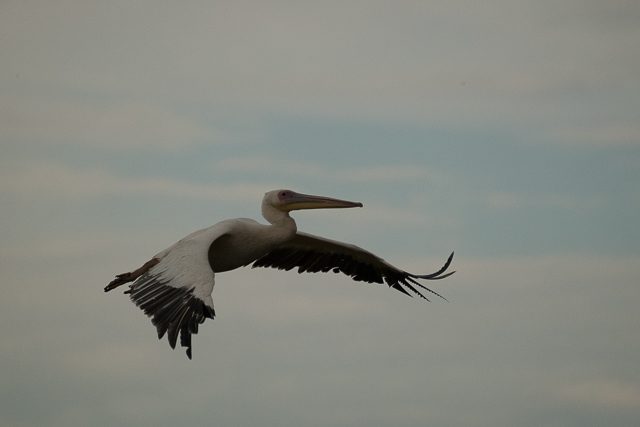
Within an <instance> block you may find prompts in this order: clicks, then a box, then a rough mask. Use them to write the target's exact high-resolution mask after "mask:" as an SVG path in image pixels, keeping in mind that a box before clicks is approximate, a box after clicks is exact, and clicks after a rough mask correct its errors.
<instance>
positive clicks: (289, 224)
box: [262, 202, 297, 233]
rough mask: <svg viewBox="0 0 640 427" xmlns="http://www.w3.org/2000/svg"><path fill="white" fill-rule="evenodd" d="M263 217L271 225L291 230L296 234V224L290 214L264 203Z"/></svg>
mask: <svg viewBox="0 0 640 427" xmlns="http://www.w3.org/2000/svg"><path fill="white" fill-rule="evenodd" d="M262 216H263V217H264V219H266V220H267V221H268V222H269V223H270V224H272V225H274V226H276V227H283V228H286V229H289V230H291V231H292V232H293V233H295V232H296V230H297V227H296V222H295V221H294V220H293V218H291V217H290V216H289V212H284V211H281V210H280V209H276V208H274V207H273V206H271V205H270V204H268V203H264V202H263V203H262Z"/></svg>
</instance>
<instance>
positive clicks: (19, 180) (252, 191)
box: [0, 162, 272, 201]
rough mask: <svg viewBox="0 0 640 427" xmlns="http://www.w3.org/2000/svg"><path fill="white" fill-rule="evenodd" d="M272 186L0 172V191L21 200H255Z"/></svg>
mask: <svg viewBox="0 0 640 427" xmlns="http://www.w3.org/2000/svg"><path fill="white" fill-rule="evenodd" d="M270 185H272V184H268V183H264V182H244V183H243V182H239V183H233V184H224V185H222V184H217V183H210V184H201V183H195V182H190V181H183V180H178V179H171V178H165V177H160V176H158V177H131V176H120V175H116V174H113V173H112V172H110V171H109V170H107V169H104V168H102V169H98V168H72V167H69V166H66V165H63V164H59V163H52V162H40V163H35V162H31V163H29V164H27V165H20V166H16V165H14V166H13V167H5V168H3V169H2V170H1V171H0V192H4V193H7V194H12V195H15V196H20V197H34V198H35V197H38V198H48V197H55V198H87V197H89V198H101V197H108V196H118V195H131V196H138V195H156V196H157V195H159V196H163V197H186V198H193V199H206V200H218V201H246V200H255V199H256V198H257V197H261V196H262V194H264V191H265V188H270V187H269V186H270Z"/></svg>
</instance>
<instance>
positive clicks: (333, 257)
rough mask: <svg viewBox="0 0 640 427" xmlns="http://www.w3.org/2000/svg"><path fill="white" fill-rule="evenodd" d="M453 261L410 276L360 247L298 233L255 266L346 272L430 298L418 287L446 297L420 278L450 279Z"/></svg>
mask: <svg viewBox="0 0 640 427" xmlns="http://www.w3.org/2000/svg"><path fill="white" fill-rule="evenodd" d="M452 259H453V252H452V253H451V255H449V258H448V259H447V262H446V263H445V264H444V266H443V267H442V268H441V269H440V270H438V271H437V272H435V273H432V274H424V275H417V274H411V273H407V272H406V271H403V270H400V269H398V268H396V267H394V266H393V265H391V264H389V263H387V262H386V261H385V260H383V259H382V258H380V257H378V256H376V255H374V254H372V253H371V252H369V251H367V250H365V249H362V248H360V247H358V246H355V245H351V244H349V243H343V242H338V241H336V240H330V239H325V238H323V237H318V236H314V235H311V234H307V233H302V232H298V233H297V234H296V236H295V237H294V238H293V239H291V240H290V241H288V242H286V243H283V244H281V245H279V246H277V247H276V248H275V249H273V250H272V251H271V252H269V253H268V254H266V255H264V256H263V257H262V258H259V259H258V260H256V261H255V262H254V263H253V266H252V267H253V268H255V267H273V268H278V269H280V270H291V269H292V268H295V267H297V268H298V273H304V272H311V273H316V272H319V271H321V272H328V271H333V272H334V273H344V274H346V275H347V276H350V277H351V278H353V279H354V280H357V281H363V282H369V283H386V284H387V285H389V286H390V287H392V288H394V289H397V290H398V291H400V292H403V293H405V294H407V295H410V296H411V294H410V293H409V292H407V289H408V290H410V291H412V292H414V293H415V294H416V295H419V296H421V297H422V298H424V299H427V298H426V297H425V296H424V295H423V294H422V293H421V292H420V291H419V290H418V289H416V288H415V286H418V287H420V288H422V289H424V290H426V291H427V292H430V293H432V294H434V295H438V296H439V297H441V298H444V297H442V295H440V294H438V293H437V292H435V291H433V290H431V289H429V288H427V287H426V286H423V285H422V284H421V283H419V282H418V281H417V279H425V280H438V279H444V278H445V277H448V276H451V275H452V274H453V273H454V272H453V271H452V272H449V273H446V274H445V271H446V270H447V268H449V265H450V264H451V260H452Z"/></svg>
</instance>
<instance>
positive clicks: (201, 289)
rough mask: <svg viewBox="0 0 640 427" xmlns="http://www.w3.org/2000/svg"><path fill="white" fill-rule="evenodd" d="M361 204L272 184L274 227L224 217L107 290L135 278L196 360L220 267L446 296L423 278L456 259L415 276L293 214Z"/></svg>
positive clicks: (149, 307)
mask: <svg viewBox="0 0 640 427" xmlns="http://www.w3.org/2000/svg"><path fill="white" fill-rule="evenodd" d="M355 207H362V203H359V202H350V201H347V200H340V199H334V198H331V197H322V196H312V195H308V194H300V193H296V192H294V191H291V190H273V191H269V192H267V193H266V194H265V195H264V198H263V199H262V216H263V217H264V219H266V220H267V222H268V223H269V225H266V224H260V223H258V222H257V221H254V220H252V219H247V218H236V219H228V220H224V221H221V222H219V223H217V224H215V225H213V226H211V227H208V228H204V229H202V230H198V231H195V232H193V233H191V234H189V235H188V236H186V237H185V238H183V239H181V240H180V241H178V242H177V243H175V244H173V245H172V246H170V247H168V248H167V249H165V250H163V251H161V252H159V253H158V254H156V255H154V256H153V258H151V259H150V260H149V261H147V262H146V263H144V265H142V266H141V267H140V268H138V269H136V270H134V271H131V272H128V273H122V274H118V275H116V277H115V279H114V280H113V281H111V283H109V284H108V285H107V286H106V287H105V288H104V290H105V292H108V291H110V290H112V289H115V288H117V287H118V286H121V285H123V284H125V283H129V282H133V283H131V284H130V285H129V289H127V290H126V291H125V294H129V297H130V298H131V301H133V303H135V304H136V305H137V306H138V307H139V308H140V309H142V310H143V311H144V313H145V314H146V315H147V316H148V317H150V318H151V322H152V323H153V325H154V326H155V327H156V329H157V332H158V339H162V337H163V336H164V335H165V333H166V334H167V337H168V341H169V345H170V346H171V348H173V349H175V347H176V343H177V340H178V335H180V345H181V346H182V347H186V349H187V350H186V353H187V357H189V359H191V356H192V347H191V335H192V334H197V333H198V325H200V324H202V323H204V321H205V320H206V319H213V318H214V316H215V311H214V309H213V299H212V298H211V293H212V291H213V285H214V277H215V274H216V273H222V272H225V271H230V270H235V269H236V268H238V267H243V266H247V265H249V264H251V263H253V265H252V268H256V267H272V268H277V269H279V270H291V269H293V268H296V267H297V268H298V273H303V272H310V273H316V272H319V271H321V272H328V271H333V272H335V273H343V274H346V275H347V276H350V277H351V278H352V279H353V280H356V281H362V282H368V283H380V284H382V283H386V284H387V285H388V286H389V287H391V288H393V289H396V290H398V291H400V292H402V293H404V294H406V295H409V296H413V295H412V294H411V293H409V291H411V292H412V293H413V294H415V295H418V296H420V297H421V298H424V299H426V300H428V298H427V297H426V296H425V295H424V294H423V293H422V292H421V291H420V290H419V289H418V288H420V289H422V290H423V291H427V292H429V293H431V294H434V295H437V296H439V297H441V298H444V297H442V296H441V295H440V294H438V293H437V292H435V291H433V290H431V289H429V288H427V287H426V286H424V285H422V284H421V283H419V282H418V279H423V280H438V279H444V278H445V277H448V276H450V275H452V274H453V273H454V271H452V272H448V273H445V272H446V270H447V269H448V268H449V265H450V264H451V260H452V259H453V252H452V253H451V255H449V258H448V259H447V261H446V263H445V264H444V266H443V267H442V268H441V269H440V270H438V271H436V272H435V273H431V274H423V275H418V274H411V273H407V272H406V271H403V270H400V269H398V268H396V267H394V266H393V265H391V264H389V263H387V262H386V261H385V260H383V259H382V258H380V257H378V256H376V255H374V254H372V253H371V252H369V251H367V250H365V249H362V248H360V247H358V246H355V245H351V244H348V243H343V242H338V241H335V240H330V239H325V238H323V237H318V236H314V235H311V234H307V233H303V232H300V231H298V229H297V227H296V222H295V221H294V220H293V218H291V216H290V215H289V213H290V212H291V211H293V210H300V209H327V208H355Z"/></svg>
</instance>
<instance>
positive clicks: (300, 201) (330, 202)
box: [262, 190, 362, 212]
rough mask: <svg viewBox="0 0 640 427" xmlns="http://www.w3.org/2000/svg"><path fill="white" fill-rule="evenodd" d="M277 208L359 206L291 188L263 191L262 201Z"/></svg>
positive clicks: (283, 210) (286, 210)
mask: <svg viewBox="0 0 640 427" xmlns="http://www.w3.org/2000/svg"><path fill="white" fill-rule="evenodd" d="M262 203H263V205H264V204H267V205H269V206H272V207H274V208H276V209H278V210H279V211H281V212H289V211H293V210H297V209H328V208H359V207H362V203H360V202H349V201H347V200H340V199H333V198H331V197H322V196H311V195H309V194H300V193H296V192H295V191H291V190H273V191H269V192H268V193H265V195H264V199H263V201H262Z"/></svg>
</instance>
